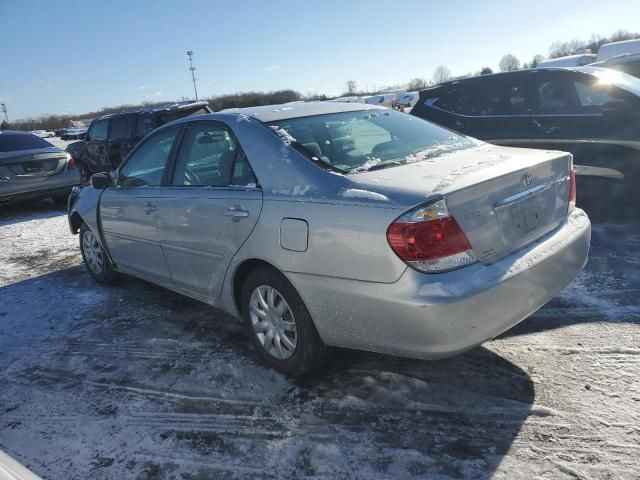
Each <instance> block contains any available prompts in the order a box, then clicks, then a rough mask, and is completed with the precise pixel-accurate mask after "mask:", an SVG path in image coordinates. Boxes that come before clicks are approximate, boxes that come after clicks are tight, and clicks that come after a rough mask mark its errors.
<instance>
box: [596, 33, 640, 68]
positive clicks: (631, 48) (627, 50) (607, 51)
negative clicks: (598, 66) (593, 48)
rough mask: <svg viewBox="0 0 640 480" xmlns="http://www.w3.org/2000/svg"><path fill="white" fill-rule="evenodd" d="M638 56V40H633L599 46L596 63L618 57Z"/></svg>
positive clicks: (639, 44) (639, 39)
mask: <svg viewBox="0 0 640 480" xmlns="http://www.w3.org/2000/svg"><path fill="white" fill-rule="evenodd" d="M635 54H640V38H638V39H635V40H623V41H621V42H611V43H605V44H604V45H601V46H600V48H599V49H598V55H597V57H596V61H597V62H602V61H605V60H608V59H610V58H613V57H617V56H620V55H635Z"/></svg>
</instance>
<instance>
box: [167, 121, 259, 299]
mask: <svg viewBox="0 0 640 480" xmlns="http://www.w3.org/2000/svg"><path fill="white" fill-rule="evenodd" d="M170 183H171V185H167V186H166V188H165V189H164V193H163V195H162V198H161V199H160V204H159V206H158V234H159V237H160V243H161V245H162V249H163V251H164V256H165V258H166V259H167V263H168V265H169V269H170V271H171V277H172V279H173V282H174V284H175V286H176V287H178V288H179V289H181V290H183V291H185V292H186V293H189V294H191V295H193V296H196V297H199V298H202V299H205V300H210V299H213V298H215V297H217V296H219V295H220V291H221V287H222V281H223V279H224V275H225V272H226V269H227V266H228V265H229V263H230V262H231V259H232V258H233V256H234V255H235V254H236V252H237V251H238V249H239V248H240V247H241V246H242V244H243V243H244V242H245V240H246V239H247V238H248V237H249V235H250V233H251V231H252V230H253V228H254V226H255V224H256V222H257V220H258V216H259V215H260V211H261V208H262V190H261V189H260V188H259V186H258V184H257V180H256V179H255V177H254V174H253V171H252V169H251V167H250V165H249V162H248V160H247V158H246V156H245V155H244V153H243V151H242V148H241V146H240V145H239V143H238V141H237V139H236V138H235V137H234V135H233V133H232V131H231V129H229V127H228V126H227V125H225V124H223V123H221V122H212V121H194V122H190V123H189V124H188V126H187V128H186V129H185V132H184V135H183V138H182V141H181V146H180V149H179V152H178V154H177V155H176V160H175V165H174V168H173V173H172V177H171V182H170Z"/></svg>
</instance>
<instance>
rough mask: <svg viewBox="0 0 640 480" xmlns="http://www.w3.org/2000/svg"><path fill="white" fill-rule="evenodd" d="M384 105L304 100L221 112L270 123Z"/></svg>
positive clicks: (377, 107) (372, 108)
mask: <svg viewBox="0 0 640 480" xmlns="http://www.w3.org/2000/svg"><path fill="white" fill-rule="evenodd" d="M379 109H384V107H379V106H377V105H368V104H366V103H346V102H302V103H298V102H295V103H283V104H280V105H263V106H261V107H246V108H229V109H226V110H221V111H220V112H219V113H237V114H241V115H247V116H248V117H253V118H255V119H257V120H260V121H261V122H265V123H269V122H275V121H278V120H286V119H289V118H299V117H311V116H313V115H324V114H329V113H340V112H357V111H359V110H379Z"/></svg>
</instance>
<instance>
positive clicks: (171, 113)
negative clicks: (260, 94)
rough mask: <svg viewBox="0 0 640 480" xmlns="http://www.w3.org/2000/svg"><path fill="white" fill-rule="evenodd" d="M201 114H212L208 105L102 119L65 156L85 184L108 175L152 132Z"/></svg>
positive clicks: (197, 104) (167, 108) (152, 110)
mask: <svg viewBox="0 0 640 480" xmlns="http://www.w3.org/2000/svg"><path fill="white" fill-rule="evenodd" d="M201 113H211V109H210V108H209V104H208V103H207V102H189V103H180V104H175V105H169V106H166V107H162V108H155V109H149V110H137V111H131V112H122V113H115V114H113V115H105V116H103V117H99V118H96V119H95V120H94V121H93V122H91V125H90V126H89V130H88V131H87V134H86V137H85V139H84V140H81V141H79V142H75V143H71V144H69V145H68V146H67V152H69V153H70V154H71V156H72V157H73V158H74V160H75V162H76V164H77V165H78V166H79V167H80V169H81V172H82V183H83V184H85V183H86V182H87V181H88V180H89V177H90V176H91V175H93V174H94V173H98V172H105V171H106V172H108V171H111V170H113V169H114V168H116V167H117V166H118V165H120V162H121V161H122V160H123V159H124V157H126V156H127V154H128V153H129V152H130V151H131V149H132V148H133V147H134V146H135V145H136V144H137V143H138V142H139V141H140V140H142V139H143V138H144V137H145V136H146V135H147V134H148V133H149V132H151V131H152V130H154V129H155V128H157V127H159V126H160V125H164V124H165V123H169V122H171V121H173V120H177V119H179V118H183V117H186V116H189V115H197V114H201Z"/></svg>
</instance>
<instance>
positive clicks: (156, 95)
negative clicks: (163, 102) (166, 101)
mask: <svg viewBox="0 0 640 480" xmlns="http://www.w3.org/2000/svg"><path fill="white" fill-rule="evenodd" d="M145 96H146V97H147V98H158V97H161V96H162V92H153V93H149V94H147V95H145Z"/></svg>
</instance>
